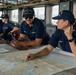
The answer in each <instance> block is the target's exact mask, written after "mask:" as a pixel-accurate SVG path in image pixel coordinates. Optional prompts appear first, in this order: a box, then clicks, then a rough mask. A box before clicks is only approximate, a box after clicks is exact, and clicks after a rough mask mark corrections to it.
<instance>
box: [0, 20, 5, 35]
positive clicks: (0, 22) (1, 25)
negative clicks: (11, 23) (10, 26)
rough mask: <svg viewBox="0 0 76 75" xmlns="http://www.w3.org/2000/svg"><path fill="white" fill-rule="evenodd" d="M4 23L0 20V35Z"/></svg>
mask: <svg viewBox="0 0 76 75" xmlns="http://www.w3.org/2000/svg"><path fill="white" fill-rule="evenodd" d="M3 25H4V23H3V22H2V20H0V34H1V33H2V27H3Z"/></svg>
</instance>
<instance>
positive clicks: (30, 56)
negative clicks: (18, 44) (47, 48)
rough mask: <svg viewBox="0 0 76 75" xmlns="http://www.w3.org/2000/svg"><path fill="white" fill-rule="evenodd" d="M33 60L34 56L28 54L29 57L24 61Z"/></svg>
mask: <svg viewBox="0 0 76 75" xmlns="http://www.w3.org/2000/svg"><path fill="white" fill-rule="evenodd" d="M34 58H36V56H35V54H29V55H27V57H26V59H25V60H26V61H29V60H32V59H34Z"/></svg>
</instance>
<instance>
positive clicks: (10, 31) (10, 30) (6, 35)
mask: <svg viewBox="0 0 76 75" xmlns="http://www.w3.org/2000/svg"><path fill="white" fill-rule="evenodd" d="M1 18H2V22H3V23H4V24H3V27H2V38H3V39H4V40H6V41H7V42H11V41H12V40H14V39H15V37H14V32H15V31H17V30H18V28H17V27H16V26H15V25H14V23H12V22H11V21H10V20H9V16H8V15H7V14H2V15H1Z"/></svg>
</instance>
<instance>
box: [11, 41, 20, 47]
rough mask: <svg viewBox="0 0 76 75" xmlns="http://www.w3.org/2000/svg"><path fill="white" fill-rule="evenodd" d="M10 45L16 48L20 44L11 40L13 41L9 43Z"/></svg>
mask: <svg viewBox="0 0 76 75" xmlns="http://www.w3.org/2000/svg"><path fill="white" fill-rule="evenodd" d="M11 45H12V46H13V47H18V46H19V45H20V42H19V41H18V40H13V41H11Z"/></svg>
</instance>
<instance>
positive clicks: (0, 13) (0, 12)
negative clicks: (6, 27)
mask: <svg viewBox="0 0 76 75" xmlns="http://www.w3.org/2000/svg"><path fill="white" fill-rule="evenodd" d="M1 15H2V11H0V17H1ZM0 19H1V18H0Z"/></svg>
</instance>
